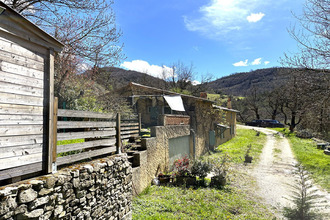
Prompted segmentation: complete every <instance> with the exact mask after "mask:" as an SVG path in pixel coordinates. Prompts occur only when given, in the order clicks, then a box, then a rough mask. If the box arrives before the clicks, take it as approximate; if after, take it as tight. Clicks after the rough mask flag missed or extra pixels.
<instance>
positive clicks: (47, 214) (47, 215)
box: [39, 211, 53, 220]
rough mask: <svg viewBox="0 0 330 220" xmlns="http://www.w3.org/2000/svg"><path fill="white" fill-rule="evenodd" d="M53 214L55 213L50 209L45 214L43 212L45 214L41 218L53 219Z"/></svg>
mask: <svg viewBox="0 0 330 220" xmlns="http://www.w3.org/2000/svg"><path fill="white" fill-rule="evenodd" d="M52 214H53V212H52V211H48V212H46V213H45V214H43V216H41V217H40V218H39V220H49V219H51V216H52Z"/></svg>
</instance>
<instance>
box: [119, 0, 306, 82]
mask: <svg viewBox="0 0 330 220" xmlns="http://www.w3.org/2000/svg"><path fill="white" fill-rule="evenodd" d="M303 3H304V1H303V0H276V1H274V0H166V1H157V0H139V1H137V0H117V1H115V4H114V5H113V8H114V11H115V13H116V22H117V25H118V27H119V28H120V29H121V30H122V32H123V37H122V39H121V40H122V42H123V43H124V54H125V55H126V57H127V58H126V59H125V61H123V63H122V64H121V65H120V66H121V67H122V68H126V69H132V70H137V71H141V72H146V73H148V74H150V75H154V76H159V75H160V73H161V71H162V69H163V68H164V69H165V71H168V70H169V69H168V67H170V66H171V65H172V64H173V63H175V62H177V61H178V60H180V61H181V62H183V63H185V64H186V65H190V64H191V63H192V64H193V66H194V72H195V80H201V76H202V75H206V74H212V75H213V77H214V79H217V78H220V77H222V76H226V75H229V74H232V73H236V72H245V71H250V70H255V69H260V68H268V67H273V66H281V65H280V63H279V58H280V57H281V56H283V53H284V52H288V51H292V52H293V51H295V49H296V42H295V41H294V40H293V39H292V38H291V37H290V36H289V34H288V32H287V29H288V28H289V27H290V25H294V24H295V22H296V19H295V18H294V16H293V15H292V13H291V12H294V13H296V14H300V13H301V10H302V5H303Z"/></svg>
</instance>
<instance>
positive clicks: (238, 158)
mask: <svg viewBox="0 0 330 220" xmlns="http://www.w3.org/2000/svg"><path fill="white" fill-rule="evenodd" d="M236 132H237V133H236V137H235V138H233V139H231V140H230V141H228V142H226V143H224V144H222V145H220V146H219V147H218V148H217V150H218V151H220V152H222V153H226V154H228V156H229V157H230V158H231V160H232V161H233V162H234V163H242V162H243V161H244V157H245V154H246V151H247V149H248V146H249V145H250V144H251V150H250V153H249V155H250V156H252V157H253V163H255V162H256V161H257V160H258V159H259V155H260V154H261V152H262V148H263V146H264V144H265V143H266V135H265V134H263V133H260V135H259V136H256V134H257V132H256V131H254V130H249V129H237V130H236ZM213 156H215V157H217V156H218V155H217V154H213V155H211V158H212V157H213Z"/></svg>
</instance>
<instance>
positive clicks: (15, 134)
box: [0, 1, 63, 181]
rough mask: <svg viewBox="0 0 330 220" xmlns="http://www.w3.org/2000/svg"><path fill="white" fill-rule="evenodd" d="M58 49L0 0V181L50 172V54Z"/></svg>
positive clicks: (44, 33) (51, 80)
mask: <svg viewBox="0 0 330 220" xmlns="http://www.w3.org/2000/svg"><path fill="white" fill-rule="evenodd" d="M62 47H63V44H61V43H60V42H59V41H57V40H56V39H54V38H53V37H51V36H50V35H49V34H47V33H46V32H45V31H43V30H41V29H40V28H39V27H37V26H36V25H34V24H33V23H32V22H30V21H29V20H27V19H26V18H24V17H23V16H22V15H20V14H19V13H17V12H15V11H14V10H13V9H11V8H10V7H8V6H7V5H6V4H4V3H2V2H1V1H0V181H2V180H5V179H18V180H19V179H20V177H21V176H24V175H30V174H31V173H36V172H44V173H45V172H50V171H51V163H50V162H49V161H48V160H49V159H48V158H50V157H49V153H50V152H51V150H52V136H53V132H52V129H49V128H51V126H52V121H53V103H54V53H55V52H60V51H61V50H62Z"/></svg>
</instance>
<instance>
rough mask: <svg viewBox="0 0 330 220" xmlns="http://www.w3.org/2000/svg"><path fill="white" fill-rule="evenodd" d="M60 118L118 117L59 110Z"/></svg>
mask: <svg viewBox="0 0 330 220" xmlns="http://www.w3.org/2000/svg"><path fill="white" fill-rule="evenodd" d="M58 117H71V118H103V119H115V117H116V116H115V115H114V114H111V113H99V112H87V111H76V110H66V109H59V110H58Z"/></svg>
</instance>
